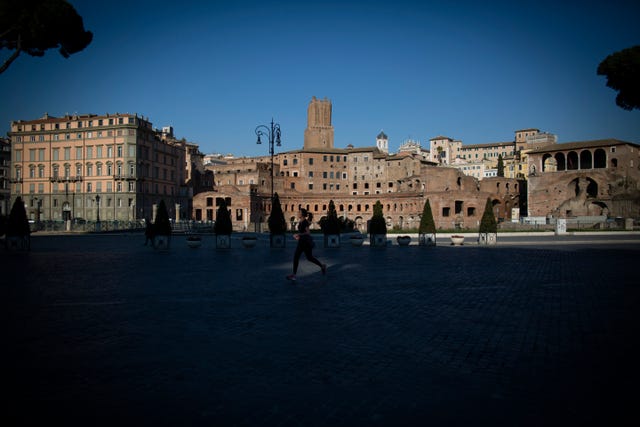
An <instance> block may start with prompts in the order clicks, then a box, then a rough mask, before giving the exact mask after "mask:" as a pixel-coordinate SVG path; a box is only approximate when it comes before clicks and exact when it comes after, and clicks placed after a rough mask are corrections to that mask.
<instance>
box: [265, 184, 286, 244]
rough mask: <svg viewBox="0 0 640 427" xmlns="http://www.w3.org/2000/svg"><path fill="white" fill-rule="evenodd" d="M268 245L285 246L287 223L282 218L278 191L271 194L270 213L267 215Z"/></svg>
mask: <svg viewBox="0 0 640 427" xmlns="http://www.w3.org/2000/svg"><path fill="white" fill-rule="evenodd" d="M268 224H269V233H270V235H269V245H270V246H271V247H272V248H284V247H285V241H286V239H285V232H286V231H287V223H286V221H285V219H284V213H283V212H282V206H280V196H278V193H275V194H274V195H273V200H272V202H271V215H269V220H268Z"/></svg>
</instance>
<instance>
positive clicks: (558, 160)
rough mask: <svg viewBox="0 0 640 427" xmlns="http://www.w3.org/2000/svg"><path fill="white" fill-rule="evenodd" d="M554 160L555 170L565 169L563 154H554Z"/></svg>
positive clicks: (565, 163)
mask: <svg viewBox="0 0 640 427" xmlns="http://www.w3.org/2000/svg"><path fill="white" fill-rule="evenodd" d="M554 158H555V159H556V170H559V171H563V170H566V169H567V162H566V159H565V157H564V153H556V155H555V156H554Z"/></svg>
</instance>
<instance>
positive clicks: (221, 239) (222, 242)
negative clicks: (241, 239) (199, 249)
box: [216, 234, 231, 249]
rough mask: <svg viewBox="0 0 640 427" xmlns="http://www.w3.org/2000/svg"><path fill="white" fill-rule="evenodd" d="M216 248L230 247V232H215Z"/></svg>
mask: <svg viewBox="0 0 640 427" xmlns="http://www.w3.org/2000/svg"><path fill="white" fill-rule="evenodd" d="M216 249H231V234H216Z"/></svg>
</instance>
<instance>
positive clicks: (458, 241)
mask: <svg viewBox="0 0 640 427" xmlns="http://www.w3.org/2000/svg"><path fill="white" fill-rule="evenodd" d="M451 244H452V245H454V246H462V245H463V244H464V236H451Z"/></svg>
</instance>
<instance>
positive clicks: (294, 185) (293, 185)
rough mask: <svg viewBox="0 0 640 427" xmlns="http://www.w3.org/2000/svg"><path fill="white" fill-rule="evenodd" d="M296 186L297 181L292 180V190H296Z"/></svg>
mask: <svg viewBox="0 0 640 427" xmlns="http://www.w3.org/2000/svg"><path fill="white" fill-rule="evenodd" d="M295 188H296V183H295V182H292V183H291V189H292V190H295Z"/></svg>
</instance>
